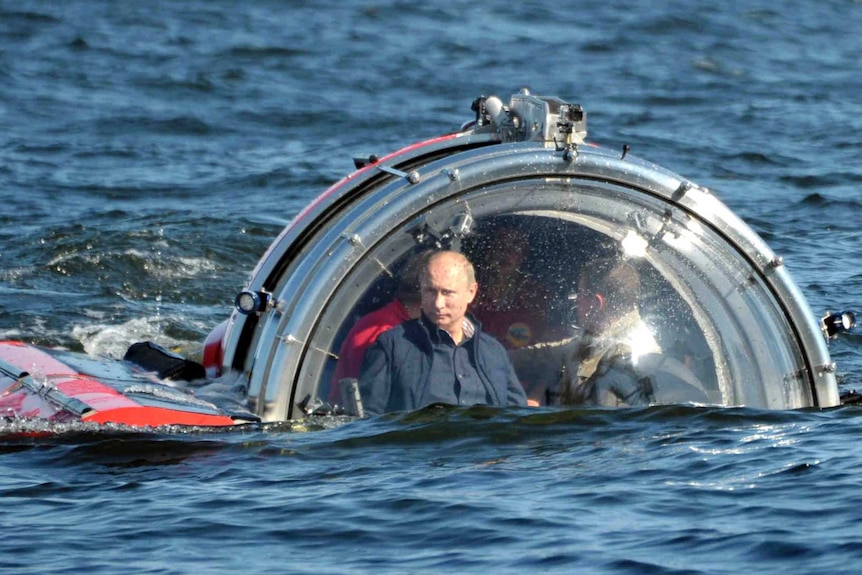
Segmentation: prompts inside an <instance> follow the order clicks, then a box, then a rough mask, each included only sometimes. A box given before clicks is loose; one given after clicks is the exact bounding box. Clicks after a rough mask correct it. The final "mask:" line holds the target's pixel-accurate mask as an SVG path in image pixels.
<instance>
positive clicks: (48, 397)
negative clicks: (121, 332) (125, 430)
mask: <svg viewBox="0 0 862 575" xmlns="http://www.w3.org/2000/svg"><path fill="white" fill-rule="evenodd" d="M0 362H2V363H0V365H2V367H3V369H0V417H6V418H16V419H40V420H46V421H58V422H66V421H84V422H93V423H115V424H121V425H129V426H133V427H157V426H162V425H191V426H227V425H235V423H236V422H235V421H234V420H233V419H232V418H231V417H230V416H228V415H226V414H224V413H223V412H221V411H220V410H219V409H218V408H217V407H216V406H214V405H212V404H209V403H207V402H205V401H201V400H198V399H196V398H194V397H193V396H192V395H190V394H186V393H184V392H182V391H179V390H176V389H173V388H171V387H168V386H164V385H162V384H161V383H160V382H157V381H152V380H150V379H148V378H147V376H146V374H140V373H135V372H134V371H133V370H132V369H131V368H130V367H128V366H125V365H123V366H121V367H116V366H114V367H112V368H111V369H109V370H108V371H107V372H106V375H107V377H105V378H103V379H105V381H102V380H100V378H99V374H87V373H82V372H80V371H79V370H78V369H75V368H74V367H72V366H70V365H69V364H68V363H66V362H64V361H63V356H62V353H58V352H54V351H53V350H48V349H45V348H40V347H36V346H31V345H27V344H23V343H20V342H9V341H7V342H0ZM117 364H118V365H119V364H120V362H117Z"/></svg>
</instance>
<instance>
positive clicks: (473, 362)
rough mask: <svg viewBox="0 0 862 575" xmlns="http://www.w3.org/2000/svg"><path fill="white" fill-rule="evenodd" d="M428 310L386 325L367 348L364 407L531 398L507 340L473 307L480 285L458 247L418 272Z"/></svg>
mask: <svg viewBox="0 0 862 575" xmlns="http://www.w3.org/2000/svg"><path fill="white" fill-rule="evenodd" d="M420 286H421V298H422V303H421V306H422V315H421V317H419V318H417V319H412V320H408V321H406V322H404V323H402V324H400V325H399V326H397V327H395V328H393V329H391V330H389V331H386V332H384V333H382V334H380V336H379V337H378V338H377V341H375V342H374V344H373V345H372V346H371V347H370V348H368V350H367V351H366V352H365V358H364V360H363V362H362V368H361V371H360V375H359V393H360V397H361V399H362V405H363V410H364V413H365V414H367V415H377V414H380V413H384V412H390V411H410V410H414V409H419V408H422V407H425V406H427V405H431V404H435V403H444V404H450V405H465V406H469V405H498V406H505V405H513V406H523V405H526V404H527V397H526V394H525V393H524V389H523V388H522V387H521V384H520V382H519V381H518V378H517V376H516V375H515V371H514V369H513V367H512V363H511V361H510V360H509V358H508V356H507V354H506V350H505V348H504V347H503V345H502V344H501V343H500V342H499V341H497V340H496V339H495V338H493V337H492V336H490V335H489V334H487V333H485V332H483V331H482V328H481V324H480V323H479V321H478V320H477V319H476V318H475V317H474V316H472V315H471V314H469V313H468V312H467V306H468V305H469V304H470V303H471V302H472V301H473V299H474V298H475V297H476V292H477V290H478V285H477V283H476V279H475V271H474V269H473V265H472V264H471V263H470V261H469V260H468V259H467V257H466V256H464V255H463V254H461V253H460V252H456V251H440V252H436V253H434V254H432V255H431V256H430V257H428V259H427V260H426V263H425V268H424V272H423V273H422V275H421V276H420Z"/></svg>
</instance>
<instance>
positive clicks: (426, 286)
mask: <svg viewBox="0 0 862 575" xmlns="http://www.w3.org/2000/svg"><path fill="white" fill-rule="evenodd" d="M477 288H478V286H477V285H476V282H473V283H472V284H471V283H470V282H469V280H468V278H467V274H466V272H465V270H464V267H463V265H462V264H461V262H460V261H458V260H457V259H455V258H454V257H451V256H449V255H443V256H441V257H437V258H434V259H432V260H431V261H429V262H428V267H427V273H426V274H425V277H424V279H423V282H422V311H423V312H424V313H425V316H426V317H427V318H428V319H429V320H431V321H432V322H433V323H434V324H435V325H436V326H437V327H439V328H440V329H443V330H445V331H447V332H449V333H453V331H456V330H460V326H461V321H462V320H463V319H464V314H465V313H467V306H468V305H469V304H470V302H472V301H473V298H474V297H476V290H477Z"/></svg>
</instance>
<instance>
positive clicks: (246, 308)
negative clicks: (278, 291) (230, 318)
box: [234, 290, 266, 315]
mask: <svg viewBox="0 0 862 575" xmlns="http://www.w3.org/2000/svg"><path fill="white" fill-rule="evenodd" d="M234 305H235V306H236V309H237V311H238V312H239V313H242V314H246V315H247V314H250V313H254V312H258V311H262V310H263V308H264V306H265V305H266V300H265V299H263V298H261V294H260V293H258V292H254V291H248V290H246V291H241V292H239V293H238V294H237V296H236V299H235V300H234Z"/></svg>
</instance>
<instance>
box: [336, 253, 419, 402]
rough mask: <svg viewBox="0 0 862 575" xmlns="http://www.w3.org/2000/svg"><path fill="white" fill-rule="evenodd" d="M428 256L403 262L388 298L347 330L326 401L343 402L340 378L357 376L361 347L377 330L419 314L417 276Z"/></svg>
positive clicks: (365, 346)
mask: <svg viewBox="0 0 862 575" xmlns="http://www.w3.org/2000/svg"><path fill="white" fill-rule="evenodd" d="M428 255H430V252H423V253H420V254H419V255H417V256H415V257H414V258H413V259H412V260H411V261H410V262H409V263H408V264H407V266H406V268H405V270H404V271H403V273H401V276H400V277H399V278H398V287H397V288H396V290H395V297H394V298H393V299H392V301H390V302H389V303H388V304H386V305H384V306H383V307H381V308H379V309H376V310H374V311H372V312H370V313H368V314H366V315H364V316H362V317H361V318H359V320H358V321H357V322H356V323H355V324H354V325H353V327H352V328H350V331H349V332H347V336H345V338H344V341H343V342H342V343H341V348H340V349H339V351H338V363H337V364H336V366H335V373H334V374H333V376H332V382H331V383H330V386H329V395H328V397H327V400H328V401H329V403H330V404H332V405H336V404H338V405H342V404H343V398H342V396H341V387H340V384H339V382H340V381H341V380H342V379H349V378H358V377H359V368H360V367H361V366H362V358H363V357H364V356H365V350H367V349H368V347H369V346H370V345H371V344H372V343H374V342H375V341H377V337H378V336H379V335H380V334H381V333H383V332H384V331H387V330H390V329H392V328H393V327H395V326H397V325H400V324H401V323H402V322H405V321H407V320H408V319H415V318H417V317H419V315H420V314H421V313H422V311H421V308H422V301H421V299H422V298H421V294H420V288H419V276H420V274H421V272H422V270H423V268H424V266H425V260H426V259H427V258H428Z"/></svg>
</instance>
